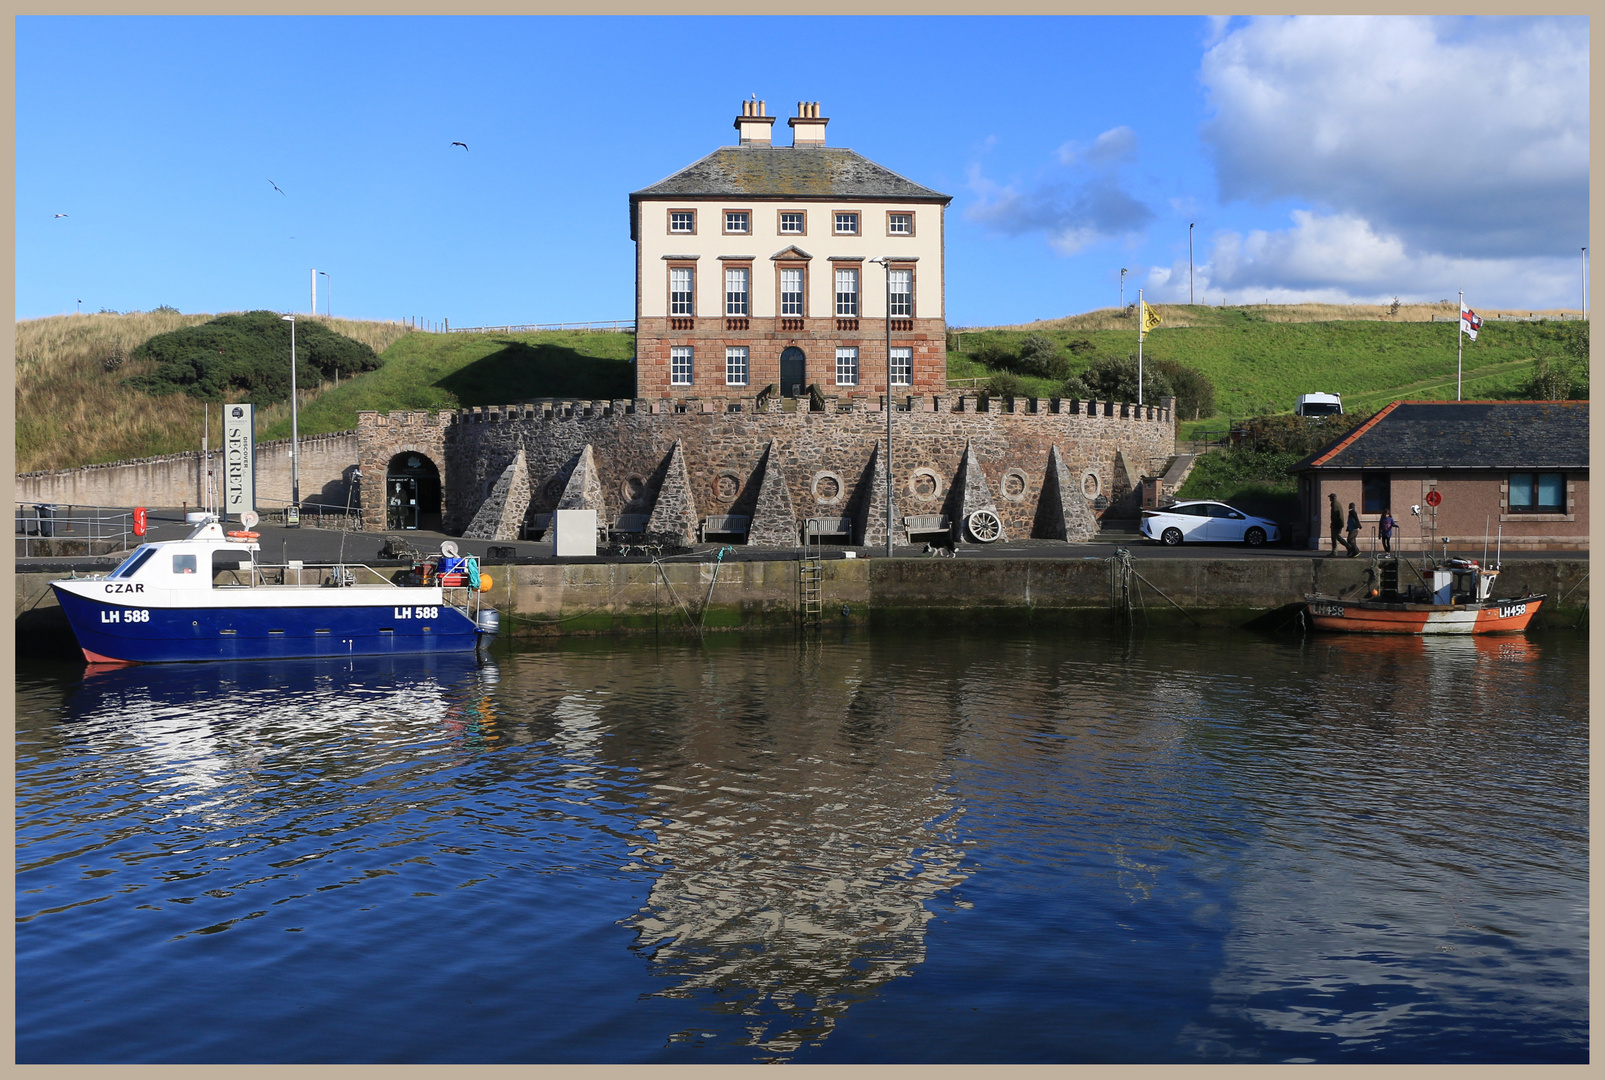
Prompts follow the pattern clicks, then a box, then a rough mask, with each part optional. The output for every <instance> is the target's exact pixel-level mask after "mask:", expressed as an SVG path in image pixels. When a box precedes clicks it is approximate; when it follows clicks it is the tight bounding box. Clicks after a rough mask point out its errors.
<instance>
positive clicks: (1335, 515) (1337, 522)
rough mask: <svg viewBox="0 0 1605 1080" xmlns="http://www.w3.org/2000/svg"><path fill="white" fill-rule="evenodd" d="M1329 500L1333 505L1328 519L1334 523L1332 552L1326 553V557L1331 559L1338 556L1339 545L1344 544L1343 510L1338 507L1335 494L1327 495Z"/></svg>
mask: <svg viewBox="0 0 1605 1080" xmlns="http://www.w3.org/2000/svg"><path fill="white" fill-rule="evenodd" d="M1327 499H1328V500H1330V503H1331V505H1330V508H1329V509H1330V513H1329V514H1328V517H1329V518H1330V519H1331V523H1332V550H1331V551H1329V552H1327V553H1326V557H1327V558H1328V559H1330V558H1331V557H1332V556H1334V555H1336V554H1337V549H1338V545H1339V544H1341V543H1342V542H1343V508H1342V507H1341V506H1339V505H1338V501H1337V496H1336V495H1335V494H1329V495H1327Z"/></svg>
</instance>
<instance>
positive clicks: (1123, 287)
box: [1120, 266, 1126, 311]
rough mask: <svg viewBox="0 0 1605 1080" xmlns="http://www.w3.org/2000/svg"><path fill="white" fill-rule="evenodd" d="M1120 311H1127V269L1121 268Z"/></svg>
mask: <svg viewBox="0 0 1605 1080" xmlns="http://www.w3.org/2000/svg"><path fill="white" fill-rule="evenodd" d="M1120 310H1121V311H1125V310H1126V268H1125V267H1124V266H1122V267H1121V268H1120Z"/></svg>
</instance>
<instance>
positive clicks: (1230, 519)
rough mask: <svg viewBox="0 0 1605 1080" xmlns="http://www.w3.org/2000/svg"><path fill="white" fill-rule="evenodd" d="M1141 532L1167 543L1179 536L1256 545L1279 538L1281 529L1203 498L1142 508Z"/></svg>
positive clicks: (1171, 543)
mask: <svg viewBox="0 0 1605 1080" xmlns="http://www.w3.org/2000/svg"><path fill="white" fill-rule="evenodd" d="M1142 534H1143V535H1144V536H1146V537H1147V538H1148V539H1150V540H1152V541H1154V542H1155V543H1159V544H1167V545H1169V546H1171V547H1174V546H1176V545H1177V544H1179V543H1181V542H1182V541H1183V540H1197V541H1210V542H1224V543H1244V544H1247V545H1248V546H1249V547H1259V546H1260V545H1261V544H1264V543H1266V542H1268V541H1271V540H1280V539H1281V538H1282V530H1281V528H1280V527H1279V526H1278V525H1277V524H1276V522H1274V521H1270V520H1268V519H1266V518H1261V517H1251V516H1250V515H1248V514H1245V513H1243V512H1242V511H1241V510H1234V509H1232V508H1231V507H1230V506H1227V505H1226V504H1225V503H1218V502H1204V501H1200V502H1179V503H1175V504H1173V505H1171V506H1167V507H1165V508H1164V509H1163V510H1144V511H1143V512H1142Z"/></svg>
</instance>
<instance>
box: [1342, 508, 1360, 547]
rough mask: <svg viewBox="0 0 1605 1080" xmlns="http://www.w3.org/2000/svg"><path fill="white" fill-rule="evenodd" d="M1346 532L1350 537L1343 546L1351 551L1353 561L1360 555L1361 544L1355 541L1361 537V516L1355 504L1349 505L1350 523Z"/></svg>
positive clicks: (1346, 527) (1345, 529) (1345, 528)
mask: <svg viewBox="0 0 1605 1080" xmlns="http://www.w3.org/2000/svg"><path fill="white" fill-rule="evenodd" d="M1344 531H1345V532H1346V533H1348V537H1347V539H1345V540H1344V541H1343V546H1344V547H1346V548H1348V549H1349V558H1351V559H1352V558H1354V557H1355V556H1356V555H1358V554H1359V553H1360V543H1359V541H1358V540H1356V539H1355V537H1357V536H1359V535H1360V515H1359V514H1358V513H1357V512H1356V511H1355V509H1354V504H1353V503H1349V521H1348V524H1347V525H1346V526H1345V527H1344Z"/></svg>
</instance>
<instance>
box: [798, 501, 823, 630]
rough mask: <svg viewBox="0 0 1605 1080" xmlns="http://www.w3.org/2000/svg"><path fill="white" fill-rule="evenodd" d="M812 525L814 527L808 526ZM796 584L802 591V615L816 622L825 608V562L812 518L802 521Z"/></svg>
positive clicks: (815, 523)
mask: <svg viewBox="0 0 1605 1080" xmlns="http://www.w3.org/2000/svg"><path fill="white" fill-rule="evenodd" d="M810 525H812V526H814V528H809V526H810ZM797 584H798V588H799V589H800V591H801V593H802V617H803V619H804V620H805V621H806V620H808V619H812V620H814V621H815V622H818V621H819V619H820V618H821V617H822V615H823V613H824V610H825V563H824V560H823V559H821V558H820V546H819V530H818V524H817V522H816V521H814V520H813V519H812V518H810V519H809V520H808V521H805V522H803V535H802V558H801V560H799V562H798V564H797Z"/></svg>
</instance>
